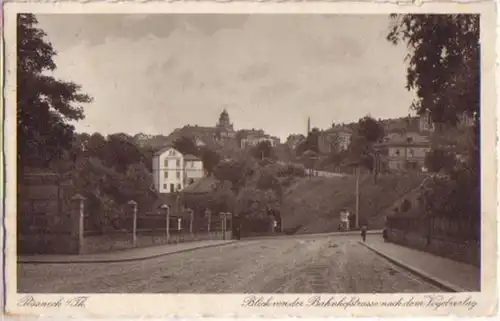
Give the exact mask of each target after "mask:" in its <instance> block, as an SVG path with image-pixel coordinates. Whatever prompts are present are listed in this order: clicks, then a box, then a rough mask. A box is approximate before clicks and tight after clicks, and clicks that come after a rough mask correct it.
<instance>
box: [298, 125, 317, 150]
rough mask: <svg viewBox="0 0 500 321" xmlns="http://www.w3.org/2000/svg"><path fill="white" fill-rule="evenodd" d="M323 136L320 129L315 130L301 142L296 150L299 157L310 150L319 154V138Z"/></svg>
mask: <svg viewBox="0 0 500 321" xmlns="http://www.w3.org/2000/svg"><path fill="white" fill-rule="evenodd" d="M320 135H321V133H320V131H319V129H318V128H313V129H312V130H311V132H310V133H309V134H308V135H307V137H306V139H305V140H304V141H303V142H301V143H300V144H299V145H298V146H297V149H296V154H297V155H302V154H303V153H304V152H306V151H308V150H310V151H313V152H315V153H319V146H318V144H319V136H320Z"/></svg>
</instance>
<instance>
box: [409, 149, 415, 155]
mask: <svg viewBox="0 0 500 321" xmlns="http://www.w3.org/2000/svg"><path fill="white" fill-rule="evenodd" d="M408 153H409V154H410V156H414V155H415V154H414V152H413V149H411V148H410V149H409V150H408Z"/></svg>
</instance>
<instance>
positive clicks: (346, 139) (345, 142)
mask: <svg viewBox="0 0 500 321" xmlns="http://www.w3.org/2000/svg"><path fill="white" fill-rule="evenodd" d="M351 139H352V130H351V129H349V128H347V127H343V126H334V127H332V128H330V129H327V130H324V131H321V132H320V134H319V137H318V149H319V151H320V152H321V153H325V154H327V153H331V152H333V151H336V152H340V151H343V150H347V149H348V148H349V145H350V144H351Z"/></svg>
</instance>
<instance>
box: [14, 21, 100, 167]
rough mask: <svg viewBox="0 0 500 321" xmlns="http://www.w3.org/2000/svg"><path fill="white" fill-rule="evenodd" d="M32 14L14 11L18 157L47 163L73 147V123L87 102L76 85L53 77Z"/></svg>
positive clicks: (22, 162) (49, 53)
mask: <svg viewBox="0 0 500 321" xmlns="http://www.w3.org/2000/svg"><path fill="white" fill-rule="evenodd" d="M37 23H38V21H37V20H36V18H35V16H34V15H32V14H19V15H18V16H17V156H18V170H21V169H22V168H23V167H24V166H36V167H40V166H41V167H46V166H48V165H49V164H50V163H51V162H53V161H54V160H56V159H58V158H61V157H62V155H63V154H64V152H65V151H67V150H69V149H70V148H71V146H72V141H73V139H74V127H73V126H72V125H71V124H69V123H68V121H77V120H81V119H83V118H84V113H83V108H82V104H84V103H89V102H91V100H92V99H91V98H90V96H88V95H87V94H84V93H81V91H80V86H79V85H76V84H75V83H72V82H67V81H62V80H58V79H55V78H54V77H53V76H51V75H50V72H52V71H54V70H55V69H56V65H55V63H54V61H53V57H54V56H55V55H56V52H55V51H54V49H53V47H52V45H51V44H50V43H48V42H46V40H45V39H44V38H45V36H46V34H45V32H44V31H43V30H41V29H39V28H37V27H36V24H37Z"/></svg>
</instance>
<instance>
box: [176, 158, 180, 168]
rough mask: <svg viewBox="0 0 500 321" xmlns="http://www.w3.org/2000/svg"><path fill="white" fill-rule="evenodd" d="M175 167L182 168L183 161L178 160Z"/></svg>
mask: <svg viewBox="0 0 500 321" xmlns="http://www.w3.org/2000/svg"><path fill="white" fill-rule="evenodd" d="M175 165H176V166H177V167H181V160H180V159H178V160H176V161H175Z"/></svg>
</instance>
